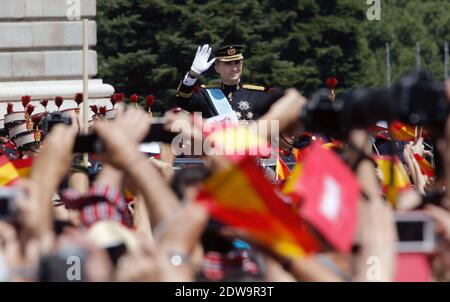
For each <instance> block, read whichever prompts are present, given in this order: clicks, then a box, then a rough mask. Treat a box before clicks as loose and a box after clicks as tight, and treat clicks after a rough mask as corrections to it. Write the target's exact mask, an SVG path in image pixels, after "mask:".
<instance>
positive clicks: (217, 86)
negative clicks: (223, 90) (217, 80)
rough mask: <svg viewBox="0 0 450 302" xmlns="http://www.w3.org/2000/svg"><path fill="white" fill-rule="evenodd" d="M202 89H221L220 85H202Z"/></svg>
mask: <svg viewBox="0 0 450 302" xmlns="http://www.w3.org/2000/svg"><path fill="white" fill-rule="evenodd" d="M200 87H202V88H205V89H208V88H220V86H219V85H217V84H216V85H200Z"/></svg>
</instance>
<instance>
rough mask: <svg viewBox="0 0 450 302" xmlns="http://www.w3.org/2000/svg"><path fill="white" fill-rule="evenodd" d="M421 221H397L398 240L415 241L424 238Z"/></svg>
mask: <svg viewBox="0 0 450 302" xmlns="http://www.w3.org/2000/svg"><path fill="white" fill-rule="evenodd" d="M423 224H424V222H423V221H398V222H397V233H398V241H401V242H412V241H413V242H417V241H423V240H424V233H423V232H424V230H423V228H424V225H423Z"/></svg>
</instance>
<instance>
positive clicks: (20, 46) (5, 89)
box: [0, 0, 114, 116]
mask: <svg viewBox="0 0 450 302" xmlns="http://www.w3.org/2000/svg"><path fill="white" fill-rule="evenodd" d="M95 16H96V0H0V33H1V39H0V116H3V115H4V114H5V112H6V103H7V102H8V101H15V102H16V103H15V104H14V110H20V109H22V105H21V104H20V98H21V96H23V95H30V96H31V97H32V99H33V103H34V104H35V105H37V106H36V111H35V112H40V111H43V108H42V106H39V105H38V102H39V101H40V100H41V99H44V98H47V99H49V100H53V99H54V97H55V96H62V97H64V99H65V100H69V101H65V103H64V105H63V106H64V107H66V108H67V107H73V105H74V104H75V102H74V101H73V97H74V95H75V93H77V92H82V91H83V86H82V72H83V68H82V64H83V55H82V49H83V25H82V24H83V22H82V21H81V19H82V18H88V19H89V49H90V50H89V55H88V60H89V78H90V80H89V101H90V104H98V105H102V104H108V105H109V107H111V104H109V102H107V99H109V96H110V95H111V94H113V93H114V88H113V87H112V86H111V85H107V84H105V83H103V81H102V80H101V79H94V77H95V76H96V74H97V52H96V51H95V50H94V49H93V48H94V47H95V46H96V44H97V25H96V22H95ZM55 108H56V107H54V104H53V102H51V101H50V102H49V106H48V109H49V110H50V111H51V110H53V109H55Z"/></svg>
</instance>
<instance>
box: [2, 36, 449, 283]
mask: <svg viewBox="0 0 450 302" xmlns="http://www.w3.org/2000/svg"><path fill="white" fill-rule="evenodd" d="M210 55H211V48H210V47H209V46H208V45H205V46H203V47H199V49H198V51H197V54H196V57H195V60H194V63H193V65H192V67H191V70H190V71H189V73H188V74H186V76H185V78H184V79H183V80H182V83H181V84H180V87H179V89H178V91H177V96H176V98H177V100H176V103H177V105H179V106H180V107H182V108H183V109H185V110H170V111H168V112H166V113H165V114H164V122H165V129H166V131H171V129H172V130H173V126H174V125H176V124H177V122H179V121H183V122H184V123H183V125H184V127H183V128H182V129H178V131H179V132H180V133H179V135H181V136H182V137H183V140H184V142H185V143H187V144H189V143H192V144H193V143H194V141H195V140H200V145H202V143H203V140H204V136H203V135H197V134H198V133H203V129H202V128H201V126H200V125H199V123H197V122H196V121H195V119H193V118H192V115H191V114H189V113H188V112H187V111H192V112H198V111H200V112H202V113H203V114H204V118H208V119H211V118H213V119H214V117H226V119H227V120H232V121H237V122H236V123H234V124H233V126H232V127H231V128H233V129H236V128H246V129H252V128H257V127H260V126H261V125H266V124H267V123H263V122H266V121H277V122H278V128H277V131H279V133H272V130H273V129H266V130H267V131H266V132H265V133H266V135H267V137H266V138H267V139H268V138H272V137H273V136H277V137H278V136H279V137H280V146H279V147H280V150H276V151H277V152H276V153H277V155H276V157H277V158H287V157H288V158H291V159H292V160H293V163H294V164H293V165H291V167H284V168H286V169H285V170H284V172H281V170H280V169H281V168H280V169H279V166H278V163H277V164H276V165H274V166H273V167H272V168H273V169H270V168H269V169H265V170H263V169H261V168H262V167H261V165H259V166H258V163H260V162H261V158H258V156H257V155H256V156H247V155H240V156H238V157H236V156H228V155H227V154H221V155H217V154H200V155H198V156H197V158H198V159H199V160H198V162H199V163H196V164H193V165H189V164H187V165H184V166H182V167H179V166H177V164H176V163H177V158H176V157H175V156H174V152H173V150H172V149H173V145H171V144H170V143H167V142H166V143H160V144H159V148H158V152H156V153H157V154H156V153H151V154H149V153H145V152H142V148H140V144H141V142H142V141H143V140H144V138H145V137H146V136H147V134H148V133H149V131H150V130H151V127H152V120H153V119H154V118H153V117H152V114H151V112H150V113H149V112H148V111H147V110H143V109H141V108H139V107H137V106H134V105H131V106H125V105H124V104H117V105H116V104H115V101H117V95H115V96H114V97H113V98H112V99H114V105H115V108H114V109H113V110H112V111H108V112H110V113H109V114H108V115H107V114H106V110H103V112H102V113H99V112H98V111H97V112H95V115H94V119H93V121H92V124H91V127H90V131H91V132H95V133H96V134H97V136H98V138H99V140H100V141H101V142H102V145H103V146H104V150H103V151H102V152H98V153H95V154H93V153H91V154H89V156H88V158H86V156H83V154H82V153H74V150H76V147H77V146H76V145H75V144H76V141H77V139H76V138H77V136H78V135H79V134H80V132H81V131H82V128H83V126H82V123H81V122H80V116H79V114H78V110H77V107H76V108H73V109H72V110H66V111H64V112H61V113H62V116H64V117H66V119H69V120H70V123H66V122H60V123H55V124H54V125H53V126H52V127H51V129H49V128H48V125H46V126H45V121H46V119H47V120H48V118H49V116H51V114H49V113H48V112H47V111H45V112H44V113H42V114H39V115H38V116H37V115H33V114H32V113H33V110H30V109H29V108H30V107H29V106H30V102H31V100H32V97H31V98H28V97H25V98H23V99H22V103H23V106H24V111H20V112H14V111H13V110H8V114H7V115H6V116H5V120H4V129H3V132H2V136H1V144H2V146H3V147H2V151H1V153H2V156H3V157H2V162H3V164H2V166H0V176H2V177H3V178H4V179H7V180H8V181H6V180H4V179H2V184H3V187H2V188H0V195H1V196H0V197H1V198H0V203H2V205H1V206H0V209H1V213H0V280H1V281H447V280H449V278H450V275H449V273H450V258H449V255H450V254H449V252H450V248H449V247H450V195H449V191H448V187H449V186H450V118H448V120H447V122H446V124H445V129H443V131H442V133H443V134H442V135H441V136H439V137H437V138H436V139H434V140H431V139H430V136H427V132H426V129H425V130H424V129H423V128H422V127H411V126H409V125H403V124H402V125H401V126H399V131H403V132H402V133H403V134H405V136H407V135H409V137H404V138H399V137H398V136H395V135H394V132H395V131H394V130H393V129H392V128H389V127H382V126H380V125H378V126H377V127H371V128H364V129H353V130H351V131H349V134H348V136H347V137H345V138H340V140H339V141H338V140H336V139H335V138H332V137H330V136H329V135H327V134H326V133H315V132H313V133H311V132H306V130H308V129H305V128H304V125H303V124H302V119H300V118H299V117H300V116H301V114H302V112H303V111H304V110H305V107H306V104H307V103H308V100H307V99H306V98H305V97H304V96H302V95H301V94H300V92H299V91H297V90H296V89H293V88H291V89H287V90H286V91H285V92H284V93H283V94H282V95H281V96H280V97H279V98H278V97H277V98H274V97H273V94H270V93H268V90H267V89H265V88H264V87H261V86H256V85H245V84H243V83H241V82H240V76H241V73H242V67H243V59H244V57H243V54H242V52H241V47H240V46H238V45H228V46H225V47H222V48H219V49H218V50H217V51H216V52H215V54H214V59H212V60H209V57H210ZM213 64H214V67H215V70H216V71H217V73H218V74H219V75H220V78H221V83H222V85H220V86H214V87H207V86H203V87H197V88H198V89H196V88H195V85H196V84H198V83H197V81H198V80H197V79H198V77H199V76H200V74H201V73H203V72H204V71H206V70H208V69H209V68H210V67H211V66H212V65H213ZM446 84H447V85H446V93H447V98H448V101H449V102H450V82H447V83H446ZM334 97H335V95H334V92H332V93H331V97H330V100H329V101H330V102H333V99H334ZM75 98H78V99H79V98H80V96H79V95H78V96H77V97H75ZM224 102H225V105H224V104H223V103H224ZM41 104H42V103H41ZM45 104H46V103H45ZM31 106H32V105H31ZM91 109H92V108H91ZM212 121H213V122H219V123H220V122H221V121H222V120H221V119H220V118H219V119H216V120H212ZM373 126H376V125H373ZM44 128H45V129H44ZM411 129H414V130H413V132H412V133H411V131H410V130H411ZM224 131H227V129H225V130H224ZM408 131H409V132H408ZM38 133H39V134H38ZM317 145H322V146H320V148H321V149H323V150H326V152H328V153H326V154H327V155H323V156H324V158H325V156H329V154H333V155H332V156H335V157H336V158H337V159H334V158H335V157H332V160H333V161H332V162H333V163H336V162H335V161H339V163H338V164H337V163H336V167H339V169H345V173H344V174H342V175H345V177H344V176H343V178H345V179H341V180H343V181H345V180H347V178H348V179H349V180H350V179H355V180H356V182H357V185H354V186H351V187H345V186H342V187H340V189H339V188H338V189H337V190H336V189H335V190H334V191H333V190H331V191H330V192H334V193H335V195H333V194H332V195H331V196H328V197H327V198H325V199H326V200H327V202H324V203H322V204H320V205H313V206H317V207H319V208H321V211H322V212H323V213H328V214H326V215H325V216H326V217H328V218H330V217H331V218H330V220H333V219H335V218H333V217H335V216H333V214H332V213H333V211H334V212H336V211H337V212H339V211H341V212H351V213H354V214H355V217H350V216H345V217H346V218H345V219H347V220H346V221H343V222H339V223H342V224H345V225H346V226H348V225H350V227H347V228H345V229H342V232H341V233H340V234H339V235H338V233H332V234H331V235H330V234H325V231H324V230H323V228H320V227H317V225H315V224H314V223H312V222H311V220H310V219H308V218H307V217H305V215H304V212H305V210H304V209H303V208H304V207H306V199H307V198H306V197H304V196H306V193H304V192H307V191H308V190H310V191H311V192H313V193H314V194H316V193H317V194H318V192H319V191H317V192H316V191H314V190H315V188H313V187H306V188H305V187H304V186H303V187H301V188H299V189H298V191H297V193H298V194H297V195H296V194H293V195H292V194H288V193H287V189H286V186H287V185H288V183H289V182H290V181H291V180H293V181H294V182H295V183H296V184H298V182H297V179H298V174H297V173H296V172H295V171H296V170H299V171H300V172H299V173H305V174H306V178H308V179H310V180H314V179H315V178H316V177H317V178H318V177H319V176H318V174H317V175H316V174H315V171H316V170H314V169H311V168H308V167H310V166H311V165H310V164H309V163H307V162H306V161H308V158H314V156H319V157H320V156H322V155H321V153H320V152H319V153H317V151H314V152H316V153H314V152H311V150H317V149H314V147H315V146H317ZM324 152H325V151H324ZM299 154H300V155H299ZM438 154H439V157H440V161H436V160H435V159H436V157H437V155H438ZM385 155H390V156H391V157H390V158H391V159H390V161H389V162H390V163H391V165H390V166H389V167H388V168H387V169H385V168H383V167H384V166H383V163H382V162H380V161H379V160H377V159H379V158H383V156H385ZM330 156H331V155H330ZM29 158H32V165H31V172H30V173H29V174H28V175H26V176H23V177H20V178H11V166H8V167H6V166H7V165H10V163H13V164H14V162H16V161H18V160H24V159H29ZM327 158H328V157H327ZM86 159H87V160H86ZM334 160H335V161H334ZM243 161H250V162H254V165H255V167H257V171H256V172H255V171H253V170H252V171H251V172H248V175H256V176H254V179H253V182H252V179H250V180H249V179H244V178H242V177H241V178H239V177H238V176H236V178H237V180H238V181H236V183H235V184H234V183H230V182H228V181H227V178H226V177H221V176H223V175H224V173H231V172H230V171H235V170H236V169H237V168H236V167H239V164H240V163H242V162H243ZM319 164H320V163H319ZM426 164H428V165H426ZM302 165H303V167H304V171H301V170H302V169H301V167H302ZM340 165H342V166H344V167H341V166H340ZM294 166H295V167H294ZM233 169H234V170H233ZM242 169H244V168H242ZM327 169H330V170H331V169H333V167H331V166H320V169H317V171H319V170H325V171H327ZM336 169H337V168H336ZM289 170H292V171H289ZM258 171H259V172H258ZM386 171H387V172H386ZM438 171H439V173H438ZM334 172H335V171H334ZM252 173H253V174H252ZM259 173H260V174H259ZM317 173H319V172H317ZM227 175H228V177H231V176H230V175H232V176H233V177H234V176H235V175H236V173H235V174H232V173H231V174H227ZM261 177H262V178H265V180H261V183H263V184H265V185H264V188H263V187H256V185H255V183H256V182H255V181H256V180H255V179H258V180H259V179H260V178H261ZM402 177H403V178H402ZM387 178H390V179H391V180H389V179H387ZM217 180H220V181H218V183H214V182H215V181H216V182H217ZM225 181H227V183H226V185H225ZM243 182H246V184H247V186H249V187H250V186H252V185H254V186H255V187H253V188H252V189H253V191H255V192H256V193H255V192H253V193H252V194H254V195H251V194H250V193H248V192H247V191H246V190H245V189H242V183H243ZM300 184H301V183H300ZM207 190H209V191H207ZM213 190H215V191H213ZM339 190H341V193H342V192H343V193H342V194H341V195H340V196H346V197H344V198H343V199H342V200H341V197H339V196H338V195H339V194H338V193H339V192H338V191H339ZM355 190H356V193H357V194H356V195H355V203H354V205H352V204H350V203H348V202H347V201H348V200H350V199H352V197H351V196H350V195H351V194H350V193H349V194H346V192H347V191H348V192H354V191H355ZM244 191H245V192H244ZM258 191H260V192H259V194H260V195H258V196H259V198H260V199H261V200H262V204H264V205H267V207H269V208H270V209H276V210H273V211H272V212H270V211H268V212H265V214H266V215H267V217H268V218H267V220H264V221H275V222H274V223H273V224H270V225H263V223H261V225H260V226H255V225H250V222H249V221H245V220H246V219H247V220H251V219H250V218H249V217H257V215H256V214H255V213H256V212H258V213H261V211H263V210H262V208H263V207H260V206H254V207H253V205H254V203H253V202H254V199H255V198H254V196H256V194H258ZM262 191H265V192H266V193H267V192H268V193H267V194H266V193H264V195H263V194H262V193H261V192H262ZM269 191H270V192H269ZM294 191H296V189H294ZM205 192H209V193H210V195H208V196H209V197H210V198H209V199H212V201H211V200H210V201H208V202H205ZM302 192H303V193H302ZM272 193H275V194H272ZM271 194H272V195H271ZM302 194H304V195H302ZM314 194H313V195H314ZM225 195H227V196H225ZM325 195H326V194H325ZM211 196H213V197H211ZM302 196H303V197H304V198H302ZM352 196H353V195H352ZM345 198H347V199H348V200H344V199H345ZM318 200H319V201H317V202H320V199H318ZM329 200H331V201H329ZM333 200H334V201H335V200H338V201H339V202H341V204H339V203H336V202H333ZM233 201H235V202H234V203H233ZM308 202H309V201H308ZM245 204H247V206H245ZM308 206H310V203H309V205H308ZM233 207H234V208H233ZM346 207H348V208H346ZM218 208H220V209H221V210H223V212H220V211H219V210H218ZM231 208H233V209H235V208H239V209H240V210H243V211H241V212H239V213H240V214H239V215H240V216H239V215H237V216H233V215H231V214H229V213H232V212H227V213H228V214H229V215H228V216H226V215H225V214H223V213H224V211H225V210H226V209H228V210H229V209H231ZM224 209H225V210H224ZM302 209H303V210H302ZM244 210H245V211H247V212H245V211H244ZM281 212H282V213H285V214H283V215H285V217H289V219H291V218H292V217H293V218H292V219H294V223H293V224H296V223H298V226H295V227H294V226H292V225H287V222H286V221H290V220H288V219H286V221H281V220H282V219H280V217H282V215H281V214H279V213H281ZM218 213H219V214H218ZM220 213H221V214H223V215H220ZM236 213H237V212H236ZM249 213H250V214H249ZM300 213H301V214H300ZM329 213H331V214H329ZM405 213H406V214H408V213H415V214H417V213H418V214H419V216H418V217H422V218H423V217H426V218H427V219H428V220H427V219H424V220H417V221H413V222H415V223H416V225H415V226H414V225H413V224H411V225H408V224H405V225H404V226H403V227H401V223H399V221H398V217H400V215H401V214H405ZM252 215H254V216H252ZM277 215H278V216H277ZM327 215H328V216H327ZM330 215H331V216H330ZM258 217H259V216H258ZM336 219H337V218H336ZM352 219H353V220H352ZM261 221H262V220H261ZM419 222H420V223H421V224H419V227H417V223H419ZM283 223H284V224H283ZM428 225H431V226H432V229H431V232H432V234H431V237H430V238H432V239H431V240H430V242H431V243H432V246H431V247H430V246H428V245H427V246H425V244H428V242H426V239H427V238H428V237H427V236H428V235H430V234H428V233H427V234H425V228H426V227H428ZM258 227H260V232H258ZM400 228H403V229H402V231H401V230H400ZM404 228H406V230H404ZM408 228H412V229H408ZM288 229H289V232H292V233H291V235H292V236H293V237H295V238H297V239H296V240H293V241H292V240H291V241H289V240H287V241H285V242H290V243H291V244H292V242H294V244H293V245H294V246H296V248H295V249H294V248H292V247H291V248H290V249H288V248H285V247H286V246H283V247H280V244H279V242H281V241H282V239H280V238H287V237H289V236H287V237H283V236H284V235H283V234H284V233H285V232H287V230H288ZM300 230H302V231H300ZM305 230H307V233H306V232H305ZM297 231H298V232H297ZM261 232H268V233H267V234H269V235H266V236H264V234H261ZM296 232H297V233H296ZM282 235H283V236H282ZM408 235H410V237H409V238H408ZM415 235H417V236H418V237H414V236H415ZM403 237H405V238H403ZM413 237H414V238H413ZM305 238H308V240H311V241H314V242H315V243H314V244H311V246H312V245H314V248H312V247H311V248H309V247H307V245H308V244H310V241H308V240H307V239H305ZM345 238H350V239H349V240H347V239H345ZM302 240H303V241H302ZM344 240H345V241H346V243H345V244H344V243H343V241H344ZM402 240H404V241H402ZM307 241H308V242H307ZM347 241H348V243H349V244H347ZM408 241H409V242H412V243H414V244H415V245H411V246H408V245H403V246H402V245H401V244H400V243H405V242H408ZM301 242H304V245H303V246H302V245H301ZM399 247H403V249H402V248H399ZM299 250H303V252H298V251H299Z"/></svg>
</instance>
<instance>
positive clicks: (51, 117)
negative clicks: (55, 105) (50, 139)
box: [42, 111, 72, 135]
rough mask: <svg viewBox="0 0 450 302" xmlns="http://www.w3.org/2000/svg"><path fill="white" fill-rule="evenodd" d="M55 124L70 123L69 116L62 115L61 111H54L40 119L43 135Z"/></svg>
mask: <svg viewBox="0 0 450 302" xmlns="http://www.w3.org/2000/svg"><path fill="white" fill-rule="evenodd" d="M56 124H65V125H72V120H71V119H70V117H67V116H64V115H63V114H62V112H59V111H55V112H52V113H50V114H48V115H47V116H46V117H45V118H44V120H43V121H42V131H43V132H44V135H46V134H48V133H50V131H51V130H52V128H53V127H54V126H55V125H56Z"/></svg>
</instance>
